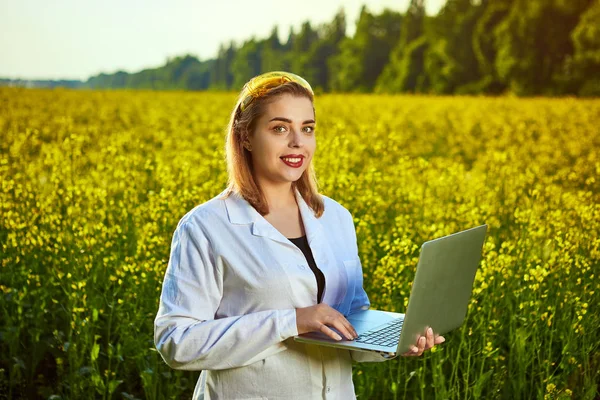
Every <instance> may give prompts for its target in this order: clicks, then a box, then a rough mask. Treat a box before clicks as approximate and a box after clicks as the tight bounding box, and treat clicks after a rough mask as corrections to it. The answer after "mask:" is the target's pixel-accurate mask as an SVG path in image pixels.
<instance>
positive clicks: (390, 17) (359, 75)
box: [330, 6, 402, 92]
mask: <svg viewBox="0 0 600 400" xmlns="http://www.w3.org/2000/svg"><path fill="white" fill-rule="evenodd" d="M401 22H402V15H401V14H400V13H397V12H394V11H390V10H388V9H385V10H384V11H383V13H382V14H381V15H373V14H371V13H370V12H369V11H368V10H367V7H366V6H363V7H362V9H361V12H360V17H359V19H358V22H357V24H356V31H355V33H354V36H353V37H351V38H346V39H344V40H343V41H342V42H341V43H340V52H339V54H338V55H337V56H335V57H333V58H332V59H331V60H330V68H331V70H332V73H331V74H330V76H331V81H330V85H331V86H330V87H331V89H333V90H337V91H358V92H370V91H372V90H373V88H374V86H375V82H376V81H377V78H378V77H379V75H380V74H381V72H382V71H383V68H384V67H385V65H386V64H387V63H388V61H389V58H390V52H391V50H392V49H393V48H394V46H395V45H396V44H397V43H398V40H399V38H400V27H401Z"/></svg>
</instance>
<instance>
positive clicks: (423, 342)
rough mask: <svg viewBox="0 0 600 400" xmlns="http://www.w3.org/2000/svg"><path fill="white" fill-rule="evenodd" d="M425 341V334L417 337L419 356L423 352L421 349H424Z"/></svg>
mask: <svg viewBox="0 0 600 400" xmlns="http://www.w3.org/2000/svg"><path fill="white" fill-rule="evenodd" d="M426 343H427V340H426V339H425V336H421V337H420V338H419V352H418V353H417V355H418V356H420V355H421V354H423V351H424V350H425V344H426Z"/></svg>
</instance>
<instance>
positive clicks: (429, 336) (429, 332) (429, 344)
mask: <svg viewBox="0 0 600 400" xmlns="http://www.w3.org/2000/svg"><path fill="white" fill-rule="evenodd" d="M426 335H427V344H426V346H425V350H429V349H430V348H432V347H433V345H434V341H433V329H431V327H429V328H427V333H426Z"/></svg>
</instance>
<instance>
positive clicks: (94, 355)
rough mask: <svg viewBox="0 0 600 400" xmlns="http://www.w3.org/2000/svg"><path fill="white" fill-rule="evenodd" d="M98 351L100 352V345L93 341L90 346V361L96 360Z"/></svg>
mask: <svg viewBox="0 0 600 400" xmlns="http://www.w3.org/2000/svg"><path fill="white" fill-rule="evenodd" d="M98 353H100V345H99V344H98V343H94V345H93V346H92V354H91V356H92V361H96V359H97V358H98Z"/></svg>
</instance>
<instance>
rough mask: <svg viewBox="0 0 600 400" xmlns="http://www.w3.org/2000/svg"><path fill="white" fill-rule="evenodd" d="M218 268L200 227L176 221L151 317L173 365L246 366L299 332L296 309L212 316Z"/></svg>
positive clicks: (219, 276) (218, 291)
mask: <svg viewBox="0 0 600 400" xmlns="http://www.w3.org/2000/svg"><path fill="white" fill-rule="evenodd" d="M222 268H223V265H222V262H221V260H220V259H218V260H215V257H214V254H213V251H212V248H211V245H210V242H209V240H208V239H207V236H206V235H205V234H204V232H203V231H202V228H201V227H199V226H198V225H197V224H194V223H193V222H190V221H185V222H181V223H180V224H178V226H177V228H176V230H175V232H174V234H173V241H172V243H171V254H170V258H169V263H168V265H167V270H166V272H165V276H164V281H163V283H162V292H161V295H160V302H159V308H158V313H157V315H156V318H155V320H154V344H155V346H156V348H157V350H158V352H159V353H160V355H161V356H162V358H163V359H164V361H165V362H166V363H167V365H169V366H170V367H171V368H174V369H180V370H188V371H193V370H213V369H226V368H233V367H239V366H243V365H247V364H249V363H251V362H255V361H258V360H260V359H262V358H265V357H267V356H269V355H271V354H275V353H278V352H279V351H283V350H285V349H286V347H285V345H284V344H283V343H282V341H283V340H285V339H287V338H289V337H292V336H295V335H297V334H298V330H297V327H296V310H295V309H285V310H265V311H259V312H254V313H249V314H245V315H240V316H232V317H226V318H219V319H214V318H215V313H216V311H217V309H218V307H219V304H220V301H221V298H222V296H223V295H224V294H223V271H222ZM225 295H229V294H227V293H226V294H225Z"/></svg>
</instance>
